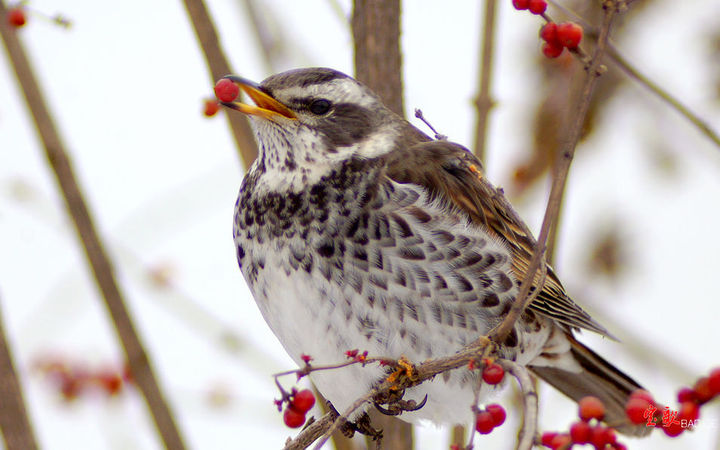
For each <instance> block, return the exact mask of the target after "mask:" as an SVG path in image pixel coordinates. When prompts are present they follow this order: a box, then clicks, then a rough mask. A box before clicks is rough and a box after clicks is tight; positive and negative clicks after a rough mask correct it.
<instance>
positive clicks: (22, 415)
mask: <svg viewBox="0 0 720 450" xmlns="http://www.w3.org/2000/svg"><path fill="white" fill-rule="evenodd" d="M0 8H1V7H0ZM4 18H5V16H3V15H0V19H4ZM0 401H1V402H2V407H0V431H2V435H3V440H4V441H5V448H7V449H8V450H34V449H36V448H37V442H36V441H35V433H34V432H33V428H32V424H31V423H30V418H29V417H28V414H27V411H26V410H25V401H24V400H23V394H22V389H21V387H20V380H19V378H18V376H17V372H15V365H14V364H13V358H12V352H11V351H10V344H9V342H8V339H7V337H6V336H5V327H4V326H3V318H2V313H1V312H0Z"/></svg>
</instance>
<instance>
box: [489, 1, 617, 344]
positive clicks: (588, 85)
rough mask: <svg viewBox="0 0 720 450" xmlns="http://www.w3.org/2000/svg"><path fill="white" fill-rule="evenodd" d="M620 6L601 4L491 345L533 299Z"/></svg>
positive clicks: (540, 286)
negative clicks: (522, 263)
mask: <svg viewBox="0 0 720 450" xmlns="http://www.w3.org/2000/svg"><path fill="white" fill-rule="evenodd" d="M622 3H623V2H622V1H615V0H606V1H604V2H603V8H604V9H605V15H604V19H603V24H602V27H601V28H600V36H599V37H598V42H597V46H596V47H595V49H594V51H593V54H592V57H591V58H590V61H589V63H588V65H587V66H586V72H587V74H586V77H585V82H584V84H583V88H582V92H581V95H580V98H579V99H578V101H577V103H576V105H575V107H574V108H573V111H574V113H573V115H572V116H571V117H574V120H573V122H572V124H571V125H570V128H569V129H568V133H567V136H566V137H565V139H564V141H563V143H562V146H561V149H560V150H561V151H560V155H559V158H560V160H559V161H558V164H557V171H556V173H555V176H554V177H553V183H552V187H551V189H550V197H549V199H548V206H547V208H546V210H545V217H544V218H543V223H542V227H541V228H540V236H538V240H537V243H536V244H535V251H534V253H533V257H532V259H531V260H530V263H529V264H528V270H527V273H526V274H525V278H524V279H523V281H522V284H521V285H520V292H519V293H518V295H517V297H516V300H515V302H514V303H513V306H512V308H511V309H510V312H509V313H508V315H507V316H506V317H505V319H504V320H503V321H502V323H501V324H500V325H499V326H498V327H497V328H496V329H495V330H494V331H493V332H492V334H491V336H490V337H491V339H492V340H493V341H495V342H503V341H504V340H505V338H506V337H507V335H508V334H509V333H510V331H511V330H512V328H513V326H514V325H515V322H516V321H517V319H518V318H519V317H520V315H521V314H522V313H523V311H525V308H527V306H528V305H529V304H530V302H531V301H532V300H533V297H532V296H528V294H529V293H530V289H531V287H532V286H533V284H534V280H535V275H536V273H537V271H538V269H540V266H541V265H543V266H544V265H545V263H544V255H545V250H546V248H547V239H548V235H549V232H550V229H551V228H552V225H553V223H554V222H555V221H556V220H557V216H558V212H559V211H560V204H561V200H562V197H563V194H564V191H565V184H566V182H567V176H568V172H569V170H570V164H571V163H572V159H573V156H574V155H575V148H576V147H577V143H578V140H579V139H580V133H581V131H582V125H583V123H584V121H585V116H586V115H587V112H588V109H589V107H590V99H591V98H592V94H593V91H594V90H595V86H596V85H597V81H598V79H599V77H600V75H601V74H602V72H603V71H604V70H606V69H605V67H604V66H603V65H602V64H601V61H602V58H603V56H604V54H605V52H606V50H607V47H608V38H609V36H610V28H611V26H612V23H613V20H614V19H615V16H616V15H617V13H618V6H619V5H620V4H622ZM541 289H542V285H539V286H538V287H537V288H536V289H535V292H538V291H540V290H541Z"/></svg>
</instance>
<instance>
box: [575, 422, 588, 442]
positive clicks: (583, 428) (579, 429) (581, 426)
mask: <svg viewBox="0 0 720 450" xmlns="http://www.w3.org/2000/svg"><path fill="white" fill-rule="evenodd" d="M591 432H592V428H591V427H590V425H588V423H587V422H582V421H580V422H575V423H574V424H572V426H570V437H571V438H572V441H573V442H574V443H576V444H587V443H588V442H590V434H591Z"/></svg>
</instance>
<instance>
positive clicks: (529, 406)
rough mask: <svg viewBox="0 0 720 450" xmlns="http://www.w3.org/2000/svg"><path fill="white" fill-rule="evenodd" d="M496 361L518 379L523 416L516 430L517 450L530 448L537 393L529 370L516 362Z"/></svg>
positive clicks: (534, 423) (535, 415)
mask: <svg viewBox="0 0 720 450" xmlns="http://www.w3.org/2000/svg"><path fill="white" fill-rule="evenodd" d="M498 363H499V364H500V365H501V366H503V367H504V368H505V370H506V371H507V372H509V373H510V374H511V375H512V376H514V377H515V378H516V379H517V380H518V384H520V391H521V392H522V398H523V417H522V423H521V424H520V430H519V431H518V440H517V446H516V447H515V448H516V449H517V450H530V449H531V448H532V446H533V442H534V441H535V434H536V432H537V421H538V395H537V392H536V391H535V383H533V380H532V378H530V372H528V370H527V369H526V368H525V367H523V366H521V365H519V364H517V363H516V362H513V361H509V360H505V359H501V360H498Z"/></svg>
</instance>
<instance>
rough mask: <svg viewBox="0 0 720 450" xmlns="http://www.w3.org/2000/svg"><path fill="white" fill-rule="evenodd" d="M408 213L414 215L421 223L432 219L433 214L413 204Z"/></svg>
mask: <svg viewBox="0 0 720 450" xmlns="http://www.w3.org/2000/svg"><path fill="white" fill-rule="evenodd" d="M408 213H410V215H411V216H413V217H414V218H415V219H416V220H417V221H418V222H420V223H427V222H430V221H431V220H432V216H430V214H428V213H426V212H425V211H424V210H423V209H421V208H418V207H417V206H413V207H410V208H408Z"/></svg>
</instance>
